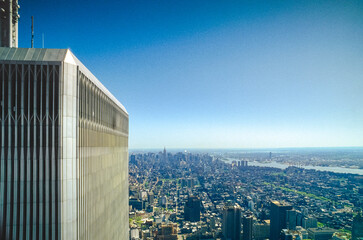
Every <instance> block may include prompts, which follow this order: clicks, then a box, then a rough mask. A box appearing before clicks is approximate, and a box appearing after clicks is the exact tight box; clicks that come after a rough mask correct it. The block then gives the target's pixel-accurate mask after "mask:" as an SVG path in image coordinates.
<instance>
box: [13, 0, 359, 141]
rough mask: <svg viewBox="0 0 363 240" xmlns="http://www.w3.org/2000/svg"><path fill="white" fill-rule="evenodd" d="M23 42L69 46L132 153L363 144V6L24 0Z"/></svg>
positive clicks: (256, 1) (215, 0)
mask: <svg viewBox="0 0 363 240" xmlns="http://www.w3.org/2000/svg"><path fill="white" fill-rule="evenodd" d="M19 3H20V6H21V8H20V15H21V18H20V23H19V45H20V47H29V46H30V17H31V15H34V17H35V34H36V37H35V47H41V42H42V40H41V39H42V33H44V36H45V47H47V48H70V49H71V50H72V51H73V52H74V53H75V54H76V56H77V57H78V58H79V59H80V60H81V61H82V62H83V63H84V64H85V65H86V66H87V67H88V68H89V69H90V70H91V71H92V72H93V73H94V74H95V75H96V76H97V77H98V78H99V79H100V81H101V82H102V83H103V84H104V85H105V86H106V87H107V88H108V89H110V91H111V92H112V93H113V94H114V95H115V96H116V97H117V98H118V99H119V100H120V101H121V102H122V103H123V104H124V105H125V107H126V109H127V110H128V112H129V114H130V147H131V148H162V147H164V146H166V147H167V148H251V147H252V148H254V147H319V146H322V147H326V146H362V145H363V144H362V143H363V1H359V0H357V1H343V0H341V1H330V0H329V1H317V0H312V1H307V0H304V1H259V0H253V1H252V0H251V1H240V0H239V1H228V0H227V1H222V0H208V1H206V0H204V1H199V0H191V1H187V0H183V1H180V0H165V1H164V0H149V1H138V0H130V1H110V0H105V1H94V0H89V1H74V0H73V1H68V0H31V1H28V0H19Z"/></svg>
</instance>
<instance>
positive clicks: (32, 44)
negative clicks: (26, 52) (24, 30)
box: [31, 16, 34, 48]
mask: <svg viewBox="0 0 363 240" xmlns="http://www.w3.org/2000/svg"><path fill="white" fill-rule="evenodd" d="M31 47H32V48H34V17H33V16H32V43H31Z"/></svg>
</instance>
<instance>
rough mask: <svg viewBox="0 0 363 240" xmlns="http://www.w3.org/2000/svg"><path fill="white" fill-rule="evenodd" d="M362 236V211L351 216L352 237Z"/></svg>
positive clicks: (358, 237)
mask: <svg viewBox="0 0 363 240" xmlns="http://www.w3.org/2000/svg"><path fill="white" fill-rule="evenodd" d="M361 238H363V215H362V212H360V213H358V214H357V216H355V217H354V218H353V228H352V239H353V240H356V239H361Z"/></svg>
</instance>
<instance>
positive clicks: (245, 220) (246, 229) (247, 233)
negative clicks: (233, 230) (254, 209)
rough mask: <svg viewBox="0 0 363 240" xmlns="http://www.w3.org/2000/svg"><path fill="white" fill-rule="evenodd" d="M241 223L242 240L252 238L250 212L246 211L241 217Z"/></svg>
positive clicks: (250, 239) (251, 216)
mask: <svg viewBox="0 0 363 240" xmlns="http://www.w3.org/2000/svg"><path fill="white" fill-rule="evenodd" d="M242 225H243V235H242V240H252V231H253V215H252V213H251V212H247V213H246V214H245V215H244V216H243V217H242Z"/></svg>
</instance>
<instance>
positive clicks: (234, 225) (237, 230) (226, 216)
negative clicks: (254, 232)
mask: <svg viewBox="0 0 363 240" xmlns="http://www.w3.org/2000/svg"><path fill="white" fill-rule="evenodd" d="M222 232H223V239H230V240H240V239H241V207H240V206H239V205H238V204H235V205H232V204H230V203H227V204H226V206H225V207H224V208H223V224H222Z"/></svg>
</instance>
